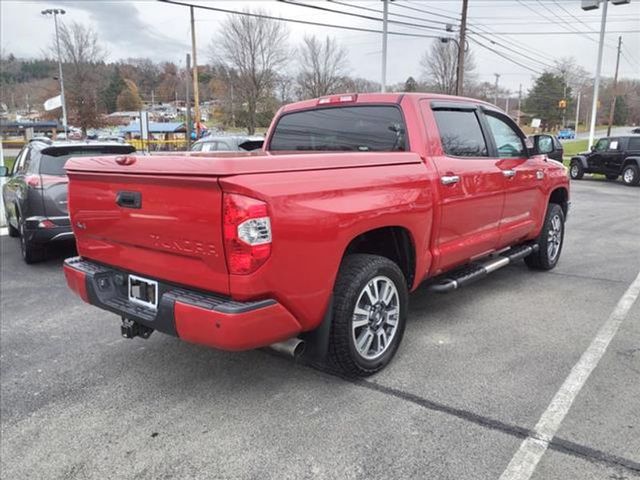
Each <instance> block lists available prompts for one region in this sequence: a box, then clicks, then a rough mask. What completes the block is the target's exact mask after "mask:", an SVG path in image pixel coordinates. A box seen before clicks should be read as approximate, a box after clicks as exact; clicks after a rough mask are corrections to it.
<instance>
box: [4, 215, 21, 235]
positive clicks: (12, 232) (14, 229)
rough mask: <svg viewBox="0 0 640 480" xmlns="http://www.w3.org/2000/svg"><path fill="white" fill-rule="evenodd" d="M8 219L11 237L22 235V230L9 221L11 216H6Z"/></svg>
mask: <svg viewBox="0 0 640 480" xmlns="http://www.w3.org/2000/svg"><path fill="white" fill-rule="evenodd" d="M6 219H7V230H8V231H9V236H10V237H14V238H16V237H18V236H19V235H20V230H18V229H17V228H16V227H14V226H13V225H11V222H10V221H9V217H8V216H7V217H6Z"/></svg>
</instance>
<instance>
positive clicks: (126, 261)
mask: <svg viewBox="0 0 640 480" xmlns="http://www.w3.org/2000/svg"><path fill="white" fill-rule="evenodd" d="M85 167H90V166H89V165H86V164H85ZM94 167H95V165H94ZM178 169H179V168H178ZM178 169H174V173H173V174H172V173H171V172H169V174H152V173H143V174H140V173H139V172H136V171H135V170H133V169H132V171H131V173H129V172H113V171H108V169H99V168H94V170H103V171H90V170H89V169H85V170H83V171H80V170H76V171H73V170H69V171H68V174H69V179H70V181H69V211H70V215H71V221H72V225H73V229H74V232H75V234H76V242H77V246H78V253H79V254H80V255H81V256H82V257H85V258H88V259H91V260H94V261H96V262H100V263H104V264H106V265H110V266H114V267H119V268H121V269H123V270H126V271H131V272H134V273H137V274H142V275H148V276H149V277H150V278H157V279H161V280H165V281H167V282H173V283H176V284H182V285H188V286H192V287H195V288H201V289H203V290H207V291H212V292H218V293H222V294H228V293H229V279H228V275H227V268H226V263H225V258H224V250H223V241H222V219H221V216H222V192H221V190H220V187H219V185H218V181H217V178H216V177H215V176H204V175H193V176H187V175H180V174H178V173H177V170H178ZM105 170H107V171H105Z"/></svg>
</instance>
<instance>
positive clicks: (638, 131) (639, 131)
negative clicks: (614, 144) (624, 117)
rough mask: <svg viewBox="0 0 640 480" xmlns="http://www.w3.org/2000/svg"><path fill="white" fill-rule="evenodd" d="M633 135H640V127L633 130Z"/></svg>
mask: <svg viewBox="0 0 640 480" xmlns="http://www.w3.org/2000/svg"><path fill="white" fill-rule="evenodd" d="M631 133H636V134H638V133H640V127H636V128H634V129H632V130H631Z"/></svg>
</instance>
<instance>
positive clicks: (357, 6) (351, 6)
mask: <svg viewBox="0 0 640 480" xmlns="http://www.w3.org/2000/svg"><path fill="white" fill-rule="evenodd" d="M327 1H328V2H331V3H335V4H336V5H343V6H345V7H350V8H356V9H359V10H366V11H368V12H375V13H382V12H381V11H380V10H377V9H375V8H370V7H363V6H362V5H353V4H351V3H346V2H340V1H338V0H327ZM389 15H390V16H394V17H400V18H410V19H411V20H417V21H420V22H426V23H435V24H438V25H450V24H451V22H443V21H440V20H428V19H422V18H420V19H418V18H416V17H415V16H411V15H403V14H402V13H393V12H389Z"/></svg>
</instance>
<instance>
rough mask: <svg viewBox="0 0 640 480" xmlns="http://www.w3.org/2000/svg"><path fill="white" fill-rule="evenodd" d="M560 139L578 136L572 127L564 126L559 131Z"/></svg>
mask: <svg viewBox="0 0 640 480" xmlns="http://www.w3.org/2000/svg"><path fill="white" fill-rule="evenodd" d="M558 138H559V139H560V140H572V139H574V138H576V132H575V131H574V130H573V129H572V128H563V129H562V130H560V131H559V132H558Z"/></svg>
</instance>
